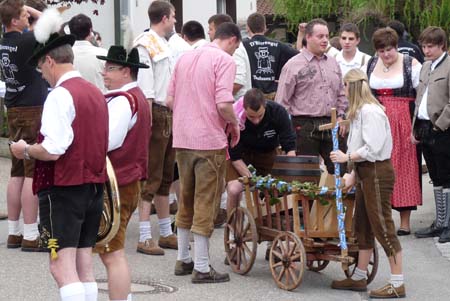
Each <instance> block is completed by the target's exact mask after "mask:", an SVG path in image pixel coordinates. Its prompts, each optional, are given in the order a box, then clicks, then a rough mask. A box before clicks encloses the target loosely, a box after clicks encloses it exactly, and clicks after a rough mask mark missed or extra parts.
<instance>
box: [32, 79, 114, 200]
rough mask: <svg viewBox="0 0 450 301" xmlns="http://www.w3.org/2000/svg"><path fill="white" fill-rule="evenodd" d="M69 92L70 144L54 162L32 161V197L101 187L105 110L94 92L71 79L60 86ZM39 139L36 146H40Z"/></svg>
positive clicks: (105, 143) (105, 144)
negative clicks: (87, 186)
mask: <svg viewBox="0 0 450 301" xmlns="http://www.w3.org/2000/svg"><path fill="white" fill-rule="evenodd" d="M61 87H64V88H65V89H67V90H68V91H69V93H70V94H71V95H72V98H73V104H74V107H75V119H74V120H73V122H72V130H73V135H74V138H73V141H72V144H71V145H70V146H69V148H68V149H67V150H66V152H65V153H64V154H63V155H61V156H60V157H59V159H58V160H56V161H54V162H53V161H47V162H46V161H39V160H36V166H35V173H34V178H33V191H34V193H36V192H38V191H40V190H42V189H44V188H48V187H51V186H53V185H56V186H74V185H81V184H86V183H104V182H105V181H106V179H107V175H106V159H105V158H106V153H107V149H108V108H107V106H106V102H105V98H104V96H103V94H102V93H101V92H100V90H99V89H98V88H96V87H95V86H94V85H92V84H91V83H89V82H88V81H86V80H84V79H82V78H81V77H74V78H71V79H68V80H66V81H64V82H63V83H62V84H61ZM42 140H43V137H42V135H40V137H39V139H38V142H39V143H40V142H42Z"/></svg>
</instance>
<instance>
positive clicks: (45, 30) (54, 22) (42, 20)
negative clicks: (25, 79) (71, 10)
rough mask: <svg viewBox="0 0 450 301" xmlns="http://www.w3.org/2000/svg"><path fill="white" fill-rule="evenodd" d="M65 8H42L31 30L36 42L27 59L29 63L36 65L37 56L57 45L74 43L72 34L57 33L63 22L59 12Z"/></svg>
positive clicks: (39, 56)
mask: <svg viewBox="0 0 450 301" xmlns="http://www.w3.org/2000/svg"><path fill="white" fill-rule="evenodd" d="M66 9H67V8H49V9H46V10H44V12H43V13H42V15H41V16H40V17H39V19H38V21H37V23H36V26H35V27H34V31H33V33H34V36H35V38H36V41H37V43H36V45H35V47H34V51H33V55H32V56H31V57H30V58H29V59H28V63H29V64H30V65H33V66H35V65H37V62H38V60H39V58H41V57H42V56H44V55H45V54H47V53H48V52H49V51H51V50H53V49H55V48H57V47H59V46H62V45H65V44H69V45H70V46H72V45H73V44H74V43H75V37H74V36H73V35H60V34H59V33H58V32H59V30H60V29H61V26H62V24H63V19H62V17H61V12H63V11H64V10H66Z"/></svg>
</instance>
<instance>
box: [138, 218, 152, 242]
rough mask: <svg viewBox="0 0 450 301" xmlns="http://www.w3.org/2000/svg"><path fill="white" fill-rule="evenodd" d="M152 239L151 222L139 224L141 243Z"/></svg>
mask: <svg viewBox="0 0 450 301" xmlns="http://www.w3.org/2000/svg"><path fill="white" fill-rule="evenodd" d="M147 239H152V226H151V224H150V221H143V222H139V242H144V241H146V240H147Z"/></svg>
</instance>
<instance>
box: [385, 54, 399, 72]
mask: <svg viewBox="0 0 450 301" xmlns="http://www.w3.org/2000/svg"><path fill="white" fill-rule="evenodd" d="M397 60H398V55H397V57H396V58H395V61H394V62H393V63H392V64H390V65H389V66H386V65H385V64H384V62H383V61H381V63H382V64H383V72H384V73H388V72H389V70H390V68H391V67H392V66H393V65H395V63H396V62H397Z"/></svg>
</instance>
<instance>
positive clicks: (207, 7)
mask: <svg viewBox="0 0 450 301" xmlns="http://www.w3.org/2000/svg"><path fill="white" fill-rule="evenodd" d="M240 1H242V0H240ZM215 14H217V3H216V1H215V0H188V1H186V0H184V1H183V21H184V22H187V21H191V20H195V21H198V22H200V23H201V24H202V25H203V29H204V30H205V35H206V39H207V40H208V19H209V18H210V17H211V16H212V15H215Z"/></svg>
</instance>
